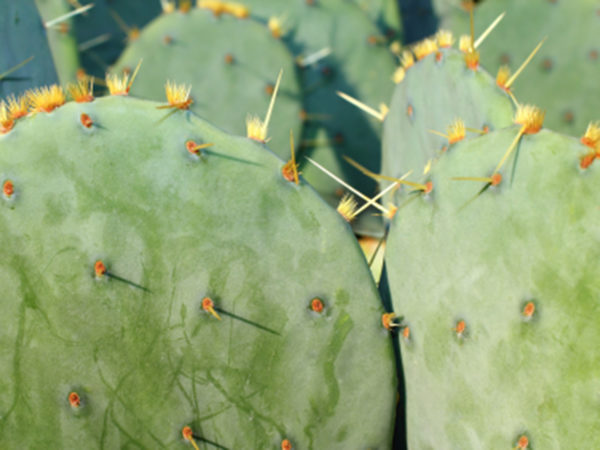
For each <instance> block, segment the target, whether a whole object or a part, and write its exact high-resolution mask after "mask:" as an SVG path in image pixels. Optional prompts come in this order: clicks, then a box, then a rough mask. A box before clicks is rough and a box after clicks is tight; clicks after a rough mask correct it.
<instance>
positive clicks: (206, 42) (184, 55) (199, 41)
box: [113, 8, 302, 157]
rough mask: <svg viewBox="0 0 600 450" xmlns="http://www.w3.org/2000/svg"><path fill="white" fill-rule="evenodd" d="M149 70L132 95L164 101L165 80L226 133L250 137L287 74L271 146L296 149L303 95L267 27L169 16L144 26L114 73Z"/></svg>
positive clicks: (203, 15) (191, 14)
mask: <svg viewBox="0 0 600 450" xmlns="http://www.w3.org/2000/svg"><path fill="white" fill-rule="evenodd" d="M141 60H143V65H142V68H141V70H140V73H139V76H138V77H137V79H136V82H135V83H134V85H133V87H132V90H131V93H132V95H135V96H138V97H144V98H149V99H153V100H160V99H161V98H163V95H164V84H165V80H176V81H177V82H180V83H186V84H188V85H189V86H190V87H191V89H192V90H191V96H192V98H193V100H194V103H193V104H192V105H191V109H192V110H193V111H194V112H196V113H197V114H199V115H200V116H202V117H206V118H210V120H211V121H212V122H213V123H215V124H216V125H218V126H220V127H222V128H223V129H225V130H227V131H229V132H232V133H235V134H240V135H244V134H246V118H247V116H248V115H249V114H252V115H260V116H264V115H265V114H266V112H267V110H268V107H269V103H270V101H271V96H272V95H273V94H274V89H275V85H276V79H277V74H278V73H279V72H280V70H283V74H284V75H283V77H282V80H281V86H280V90H279V93H278V96H277V101H276V103H275V106H274V110H273V116H272V120H271V126H270V127H269V128H270V133H269V138H270V140H269V146H270V147H271V148H272V149H274V150H276V151H277V152H278V153H279V154H280V155H281V156H282V157H285V156H287V155H289V152H290V138H289V136H290V130H292V131H293V134H294V136H295V137H296V139H297V141H299V140H300V137H301V130H302V128H301V127H302V120H301V111H302V94H301V88H300V81H299V79H298V77H297V75H296V70H295V63H294V58H293V56H292V54H291V53H290V52H289V51H288V49H287V47H286V46H285V45H284V44H283V43H282V42H281V41H279V40H277V39H274V38H273V37H272V36H271V33H270V31H269V30H268V28H267V27H266V26H264V25H263V24H261V23H259V22H256V21H254V20H252V19H249V18H238V17H235V16H233V15H231V14H223V15H221V16H219V17H215V15H214V14H213V12H212V11H210V10H207V9H201V8H194V9H192V10H190V11H187V12H183V11H180V10H175V11H173V12H171V13H165V14H162V15H161V16H159V17H158V18H157V19H155V20H154V21H153V22H151V23H150V24H149V25H147V26H146V27H145V28H143V29H142V31H141V32H140V35H139V37H138V38H137V39H135V40H134V41H132V42H131V43H130V45H129V46H128V47H127V49H126V50H125V52H124V53H123V54H122V55H121V57H120V58H119V61H118V62H117V63H116V65H115V67H114V70H113V72H115V73H119V72H121V71H122V70H123V69H125V68H127V69H128V70H130V71H132V70H133V69H134V68H135V67H136V65H137V64H138V62H139V61H141Z"/></svg>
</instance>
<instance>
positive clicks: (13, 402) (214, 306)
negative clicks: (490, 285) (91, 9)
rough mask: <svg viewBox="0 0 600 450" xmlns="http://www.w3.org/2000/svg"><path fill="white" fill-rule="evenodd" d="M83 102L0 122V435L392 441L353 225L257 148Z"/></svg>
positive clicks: (372, 312) (125, 101)
mask: <svg viewBox="0 0 600 450" xmlns="http://www.w3.org/2000/svg"><path fill="white" fill-rule="evenodd" d="M72 92H75V93H77V90H72ZM78 98H79V102H70V103H67V104H65V105H63V103H64V95H61V91H60V89H58V88H57V87H53V88H50V89H45V90H38V91H35V92H32V93H29V94H28V99H29V102H30V104H32V105H35V107H34V109H33V110H32V111H31V113H30V115H29V117H24V118H19V119H16V120H14V121H13V123H12V124H9V123H7V122H6V121H4V122H3V126H4V128H3V134H2V135H1V136H0V179H1V180H0V181H1V183H2V187H3V194H2V197H1V198H0V211H1V214H0V248H1V249H2V258H0V285H1V286H2V292H3V294H2V296H0V309H1V311H2V319H1V326H0V348H1V349H2V351H1V352H0V375H1V379H2V382H0V447H2V448H7V449H8V448H65V449H67V448H173V449H177V448H191V445H193V446H194V447H195V448H199V446H201V447H202V448H230V449H234V448H292V447H293V448H315V449H317V448H340V449H342V448H343V449H347V448H350V447H355V446H358V447H364V448H389V446H390V445H391V439H392V433H393V427H394V424H393V421H394V410H395V405H396V379H395V369H394V358H393V351H392V345H391V341H390V339H389V337H388V335H387V333H386V332H385V330H383V328H382V327H381V322H380V317H381V313H382V312H383V307H382V305H381V302H380V300H379V296H378V294H377V290H376V287H375V284H374V282H373V280H372V278H371V276H370V273H369V269H368V267H367V265H366V264H365V263H364V258H363V256H362V254H361V252H360V249H359V246H358V244H357V242H356V240H355V239H354V237H353V235H352V232H351V229H350V227H349V226H348V224H347V223H346V222H345V221H344V220H343V219H342V218H341V217H340V216H339V215H338V214H337V213H336V212H335V211H334V210H332V209H331V208H330V207H329V206H328V205H327V204H326V203H325V202H324V201H322V200H321V199H320V198H319V197H318V196H317V194H316V193H315V192H314V190H313V189H312V188H311V187H310V186H308V185H307V184H306V183H305V182H304V181H303V180H302V179H300V180H299V183H298V184H296V183H294V182H293V181H288V180H287V179H286V178H285V177H284V176H283V174H282V168H284V167H285V162H284V161H282V160H280V159H279V158H278V157H276V156H275V155H274V154H273V153H271V152H270V151H269V150H268V149H267V148H265V146H264V145H263V144H261V143H258V142H256V141H254V140H251V139H248V138H242V137H232V136H230V135H228V134H226V133H224V132H222V131H220V130H219V129H218V128H216V127H214V126H212V125H210V124H208V123H207V122H205V121H204V120H201V119H199V118H198V117H196V116H195V115H194V114H193V113H191V112H189V111H185V110H180V109H177V108H175V109H173V110H172V111H169V110H164V109H159V108H158V107H159V106H162V105H163V104H162V103H154V102H149V101H144V100H138V99H134V98H129V97H127V96H124V95H115V96H111V97H107V98H99V99H95V100H93V101H89V100H92V99H91V98H87V100H88V101H85V100H86V98H85V97H82V96H79V97H78ZM32 143H34V145H32ZM365 405H369V406H368V407H365Z"/></svg>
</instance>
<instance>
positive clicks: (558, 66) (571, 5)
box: [440, 0, 600, 134]
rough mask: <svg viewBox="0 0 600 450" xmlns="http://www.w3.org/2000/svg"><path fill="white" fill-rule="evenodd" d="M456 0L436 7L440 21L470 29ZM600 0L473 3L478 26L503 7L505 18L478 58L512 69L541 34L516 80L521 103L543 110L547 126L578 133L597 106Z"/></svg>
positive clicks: (494, 67)
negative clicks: (527, 64)
mask: <svg viewBox="0 0 600 450" xmlns="http://www.w3.org/2000/svg"><path fill="white" fill-rule="evenodd" d="M458 5H459V1H458V0H452V1H448V2H447V5H446V6H445V7H444V8H443V9H442V11H440V19H441V25H442V26H443V27H445V28H449V29H452V30H454V31H455V32H461V33H468V30H469V16H468V14H467V13H466V12H465V11H464V10H463V9H462V8H460V7H459V6H458ZM599 11H600V5H599V4H598V1H597V0H577V1H549V0H527V1H522V0H485V1H482V2H481V3H480V4H479V5H478V6H477V7H476V8H475V25H476V31H477V30H483V29H484V28H486V27H487V25H488V24H489V23H491V22H492V20H494V18H495V17H496V16H498V15H499V14H500V13H502V12H506V17H505V18H504V20H503V21H502V22H501V23H500V24H499V25H498V27H497V28H496V30H495V31H494V32H493V33H492V34H491V35H490V36H489V37H488V38H487V39H486V41H485V42H484V43H483V44H482V46H481V60H482V63H483V64H484V65H485V66H486V67H487V68H488V69H489V70H494V71H496V70H497V69H498V68H499V67H500V66H501V65H509V66H510V67H511V69H512V70H513V71H515V70H517V68H518V67H519V66H520V65H521V63H522V62H523V61H524V60H525V58H526V57H527V56H528V55H529V53H530V52H531V51H532V50H533V48H534V47H535V46H536V45H537V44H538V43H539V42H540V41H541V40H542V39H544V38H547V39H546V42H545V43H544V45H543V47H542V48H541V49H540V51H539V52H538V54H537V55H536V57H535V59H534V60H533V61H532V62H531V63H530V64H529V66H528V67H527V68H526V69H525V70H524V71H523V73H521V75H519V78H518V79H517V80H516V81H515V84H514V88H513V89H514V92H515V95H516V96H517V98H518V99H519V101H520V102H524V103H535V104H537V105H539V106H540V107H542V108H544V109H546V122H547V125H548V126H549V127H550V128H552V129H556V130H558V131H562V132H564V133H568V134H579V133H581V132H582V130H583V129H585V127H586V126H587V124H588V123H589V122H590V121H591V120H595V119H596V118H597V116H598V111H599V110H600V100H599V99H600V84H599V83H598V75H599V74H600V45H599V43H598V36H600V12H599Z"/></svg>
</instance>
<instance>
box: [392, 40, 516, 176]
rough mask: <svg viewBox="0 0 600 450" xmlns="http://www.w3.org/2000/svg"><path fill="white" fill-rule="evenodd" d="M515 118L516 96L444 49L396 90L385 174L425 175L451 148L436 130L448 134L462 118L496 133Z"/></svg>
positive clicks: (418, 64) (413, 70) (419, 65)
mask: <svg viewBox="0 0 600 450" xmlns="http://www.w3.org/2000/svg"><path fill="white" fill-rule="evenodd" d="M438 55H439V56H438ZM438 59H439V60H438ZM513 114H514V106H513V104H512V102H511V100H510V97H509V96H508V95H507V94H506V93H505V92H504V91H503V90H502V89H500V88H499V87H498V86H497V85H496V83H495V81H494V79H493V78H492V77H491V76H490V75H489V74H488V73H487V72H486V71H485V70H484V69H482V68H478V69H477V70H471V69H469V68H467V66H466V63H465V60H464V54H463V53H462V52H460V51H458V50H455V49H446V48H444V49H440V50H438V52H437V53H434V54H430V55H427V56H426V57H424V58H423V59H422V60H420V61H418V62H416V63H415V64H414V65H412V66H410V67H409V68H408V69H407V70H406V76H405V78H404V80H403V81H401V82H400V83H398V84H397V86H396V90H395V91H394V95H393V97H392V102H391V104H390V111H389V113H388V115H387V117H386V119H385V122H384V133H383V155H382V174H384V175H388V176H392V177H400V176H402V175H403V174H405V173H407V172H408V171H411V170H412V171H413V175H412V178H415V177H420V176H421V175H422V173H423V168H424V167H425V165H426V164H427V162H428V161H429V160H430V159H432V158H433V159H435V158H437V157H438V156H439V155H440V154H441V153H443V151H444V150H445V149H446V148H448V145H449V144H448V139H446V138H444V137H441V136H439V135H436V134H434V133H432V131H437V132H441V133H444V134H445V133H446V132H447V131H446V129H447V127H448V126H449V125H450V124H451V123H452V122H453V121H454V120H455V119H457V118H460V119H462V120H463V121H464V123H465V125H466V126H467V127H470V128H473V129H479V130H483V128H484V127H488V128H489V129H492V130H493V129H496V128H502V127H505V126H507V125H510V124H511V123H512V117H513ZM467 133H468V135H472V133H471V132H467Z"/></svg>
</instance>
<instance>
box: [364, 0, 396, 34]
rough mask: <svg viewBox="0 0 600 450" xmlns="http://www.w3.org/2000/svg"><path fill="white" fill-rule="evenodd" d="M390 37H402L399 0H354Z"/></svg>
mask: <svg viewBox="0 0 600 450" xmlns="http://www.w3.org/2000/svg"><path fill="white" fill-rule="evenodd" d="M354 2H355V3H356V4H357V5H358V6H359V7H361V8H362V9H363V10H364V11H365V12H366V13H367V14H368V15H369V17H371V20H373V21H374V22H375V23H376V24H377V26H379V28H380V29H381V31H382V32H383V34H384V35H385V36H386V37H388V38H399V37H401V36H400V35H401V29H402V24H401V21H400V11H399V10H398V1H397V0H354Z"/></svg>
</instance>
